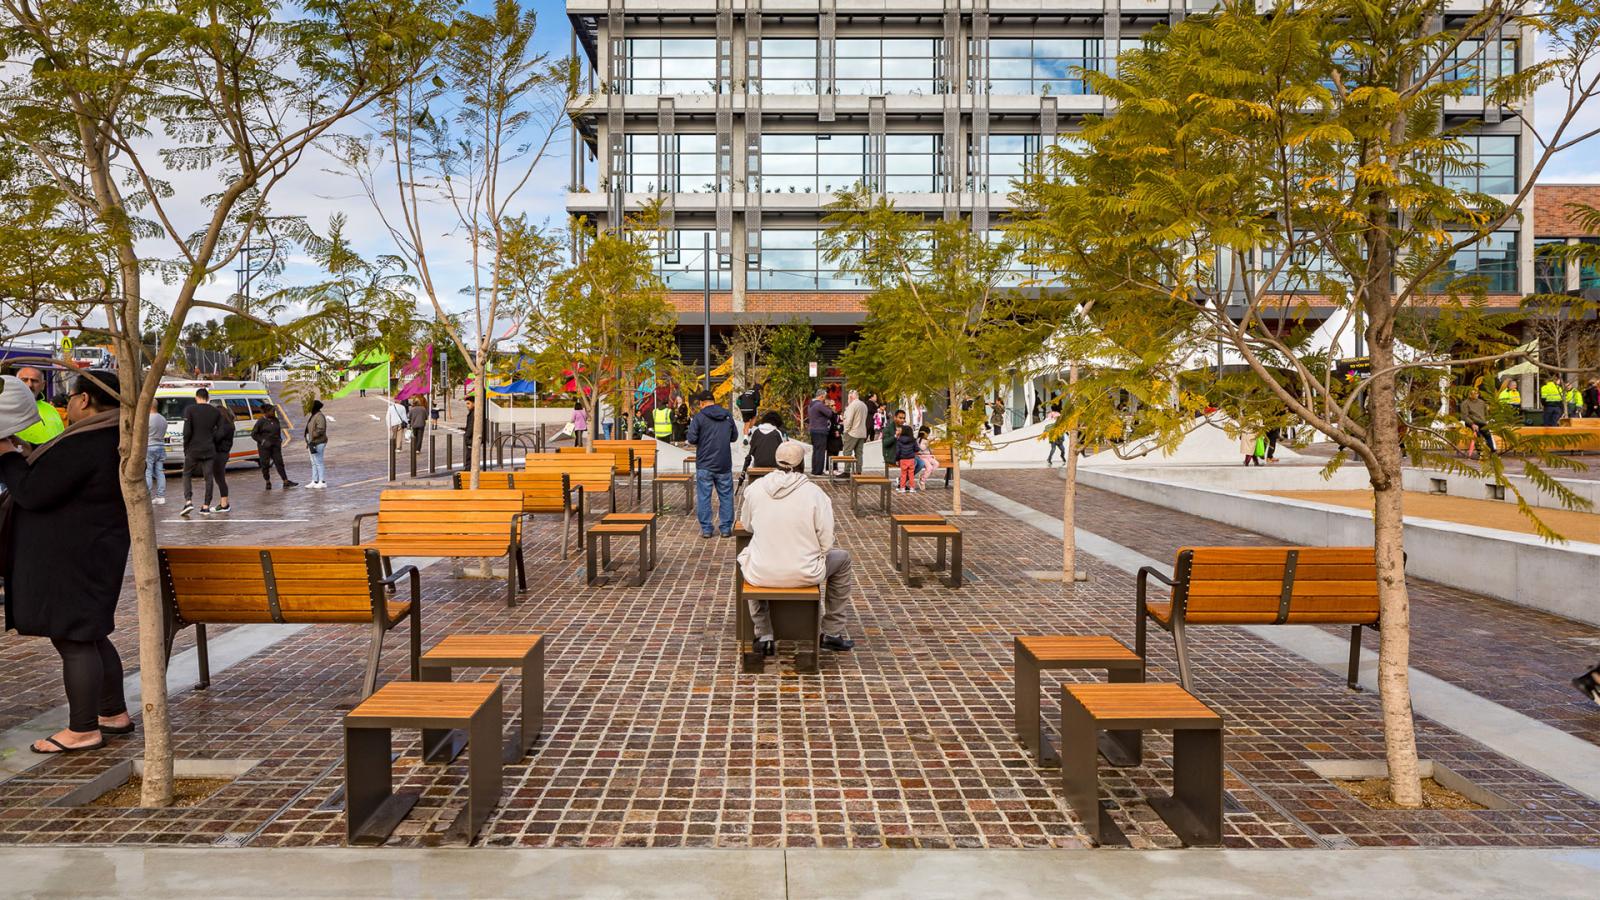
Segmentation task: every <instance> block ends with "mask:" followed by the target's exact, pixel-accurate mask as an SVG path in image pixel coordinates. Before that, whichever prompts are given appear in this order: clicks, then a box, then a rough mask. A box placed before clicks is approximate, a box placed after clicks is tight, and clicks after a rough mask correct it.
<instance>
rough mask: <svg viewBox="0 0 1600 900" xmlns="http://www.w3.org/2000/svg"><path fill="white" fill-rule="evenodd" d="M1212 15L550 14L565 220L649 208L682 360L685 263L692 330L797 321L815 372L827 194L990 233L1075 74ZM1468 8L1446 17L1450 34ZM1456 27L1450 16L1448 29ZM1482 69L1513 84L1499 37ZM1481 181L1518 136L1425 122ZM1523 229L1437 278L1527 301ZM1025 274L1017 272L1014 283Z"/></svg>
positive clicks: (1062, 1)
mask: <svg viewBox="0 0 1600 900" xmlns="http://www.w3.org/2000/svg"><path fill="white" fill-rule="evenodd" d="M1214 5H1215V3H1214V2H1212V0H1120V2H1119V0H568V2H567V13H568V16H569V18H570V19H571V22H572V26H573V32H574V34H573V43H574V52H576V53H578V54H579V55H580V56H581V57H582V58H583V59H584V61H585V63H586V67H587V70H588V71H587V75H586V81H587V84H588V95H587V96H586V97H584V98H583V99H582V100H581V101H580V102H579V103H578V104H576V105H575V107H574V115H573V122H574V126H573V154H572V160H573V166H572V188H573V190H572V193H571V194H569V198H568V209H569V211H570V212H571V213H573V214H575V215H583V216H587V217H589V218H590V219H591V220H598V221H599V222H601V223H606V222H610V221H615V220H617V219H618V218H619V217H621V216H623V215H626V214H627V213H628V212H629V211H631V210H636V209H638V208H639V207H640V206H641V205H642V204H644V203H646V202H648V201H650V200H652V199H656V198H659V199H660V200H661V201H662V202H663V204H664V209H665V211H666V214H667V216H668V223H667V224H668V232H667V234H668V237H667V238H666V240H665V242H664V246H663V247H662V248H661V254H660V263H659V265H660V270H661V274H662V276H663V277H664V278H665V280H666V283H667V284H668V286H669V287H670V288H672V289H673V291H674V295H673V296H674V302H675V304H677V305H678V307H679V309H680V324H681V326H682V329H681V330H682V332H683V333H684V336H685V340H684V341H683V342H682V349H683V355H684V358H685V359H686V360H691V361H698V360H699V359H700V356H701V349H700V340H699V337H698V335H699V332H700V329H701V325H702V322H703V313H702V298H701V292H702V289H703V287H704V285H705V283H706V278H707V275H706V273H705V265H704V262H703V254H702V248H703V247H704V246H705V243H706V241H707V240H709V241H710V245H711V248H712V252H711V264H710V267H709V268H710V272H709V280H710V284H711V291H712V301H711V323H712V326H713V328H714V329H716V330H719V331H724V330H727V329H729V328H731V327H732V324H733V323H734V322H735V321H736V320H737V318H738V317H740V316H743V315H767V316H770V317H772V318H773V319H775V320H781V319H783V318H785V317H788V316H793V315H805V316H807V317H808V318H809V319H810V320H811V321H812V323H813V324H814V325H815V326H816V327H817V330H818V331H819V332H820V333H821V334H822V335H823V336H824V338H825V348H826V351H827V353H829V354H831V353H833V352H837V350H838V349H840V348H842V347H843V346H844V345H845V344H846V343H847V341H848V339H849V335H850V333H851V332H852V330H853V326H854V325H855V323H857V322H859V321H860V319H861V317H862V307H861V302H860V296H861V295H860V292H859V290H858V288H857V286H856V285H855V284H853V283H852V282H851V280H850V279H849V278H846V277H841V276H840V275H839V274H838V273H836V272H834V271H830V269H829V268H828V266H827V265H826V264H825V263H824V262H823V261H822V260H821V259H820V258H819V254H818V252H817V248H816V242H817V233H818V229H819V220H820V218H821V210H822V207H823V206H824V204H826V203H827V202H828V201H829V199H830V198H831V194H832V192H833V191H835V190H838V189H839V188H841V187H844V186H847V185H850V184H853V183H855V182H857V181H859V180H863V179H864V180H865V181H866V182H867V184H869V185H870V186H871V187H872V188H874V189H875V190H878V191H882V192H885V193H887V194H889V195H891V196H892V197H893V198H894V199H895V201H896V202H897V203H898V205H899V206H900V207H902V208H905V209H920V210H924V211H926V212H927V213H928V214H930V215H950V214H958V213H959V214H963V215H968V216H970V217H971V218H972V220H973V224H974V227H975V228H979V229H986V228H994V227H996V225H997V224H998V223H1000V222H1002V221H1003V220H1004V217H1005V215H1006V213H1007V210H1008V207H1009V202H1008V200H1007V194H1008V192H1009V190H1010V187H1009V183H1010V180H1011V178H1012V177H1014V176H1016V175H1018V174H1020V173H1021V172H1022V168H1023V165H1024V163H1025V161H1026V160H1028V159H1030V158H1031V157H1032V156H1033V155H1034V154H1036V153H1038V151H1039V149H1040V148H1041V147H1043V146H1045V145H1048V144H1051V143H1053V142H1056V141H1061V140H1064V139H1070V135H1071V134H1072V133H1073V131H1074V130H1075V129H1076V128H1077V127H1078V126H1079V123H1080V122H1081V120H1082V117H1083V116H1084V115H1086V114H1091V113H1100V112H1104V111H1105V110H1106V109H1107V105H1106V100H1105V98H1103V97H1100V96H1097V95H1095V94H1094V93H1093V92H1092V88H1091V86H1090V85H1088V84H1087V83H1086V82H1085V81H1084V80H1083V79H1082V77H1081V76H1080V75H1079V74H1077V73H1078V71H1079V69H1106V68H1107V67H1110V66H1114V65H1115V58H1116V56H1117V53H1118V51H1119V50H1120V49H1121V48H1123V47H1125V46H1127V45H1128V44H1130V43H1132V42H1136V41H1137V40H1138V39H1139V36H1140V35H1141V34H1143V33H1144V32H1146V31H1148V30H1149V29H1150V28H1151V27H1152V26H1154V25H1156V24H1157V23H1162V22H1168V21H1172V20H1174V19H1176V18H1179V17H1182V16H1184V15H1186V14H1188V13H1190V12H1192V11H1195V10H1202V9H1209V8H1211V7H1213V6H1214ZM1480 6H1481V3H1472V2H1461V3H1452V4H1451V6H1450V9H1451V14H1452V15H1462V16H1465V15H1468V14H1470V13H1471V12H1472V11H1473V9H1475V8H1477V7H1480ZM1458 7H1459V9H1457V8H1458ZM1483 59H1484V61H1483V62H1482V63H1479V64H1476V65H1475V66H1474V67H1463V68H1462V70H1461V72H1460V73H1458V74H1461V75H1462V77H1473V76H1474V75H1475V73H1476V72H1477V71H1478V70H1479V69H1482V70H1499V69H1505V68H1515V67H1518V66H1524V65H1527V64H1528V63H1529V62H1530V61H1531V48H1529V47H1526V46H1524V45H1523V43H1522V42H1521V41H1519V40H1518V38H1517V35H1516V34H1515V32H1508V33H1507V35H1505V36H1504V37H1503V38H1502V39H1501V40H1500V41H1499V42H1498V44H1497V46H1496V47H1493V48H1489V52H1487V53H1486V54H1485V55H1484V57H1483ZM1444 116H1445V117H1446V119H1447V120H1448V122H1449V124H1452V125H1455V124H1463V123H1465V124H1468V125H1469V126H1470V131H1471V132H1472V134H1473V137H1472V138H1471V139H1470V143H1471V144H1472V149H1473V152H1474V153H1476V154H1477V158H1478V159H1479V160H1481V161H1483V162H1484V163H1485V166H1484V168H1483V169H1481V170H1480V171H1475V172H1473V173H1471V174H1470V175H1465V176H1459V178H1458V180H1461V181H1464V182H1471V186H1473V187H1476V188H1477V189H1478V190H1481V191H1483V192H1485V193H1491V194H1497V195H1506V194H1511V193H1514V192H1515V191H1516V189H1517V186H1518V185H1519V184H1520V183H1521V182H1522V180H1523V179H1525V178H1526V177H1528V159H1529V158H1530V157H1531V155H1532V154H1531V150H1532V143H1531V134H1529V133H1526V132H1525V129H1524V128H1523V125H1522V120H1521V119H1520V118H1518V117H1516V116H1513V115H1508V114H1507V113H1506V111H1505V110H1502V109H1501V108H1499V107H1498V106H1497V105H1495V104H1493V103H1486V102H1485V100H1484V97H1483V92H1482V91H1469V96H1467V97H1465V98H1464V99H1462V100H1459V101H1453V102H1452V103H1451V104H1450V106H1449V108H1447V109H1446V110H1444ZM1531 227H1532V217H1531V216H1527V217H1525V223H1524V224H1523V225H1522V226H1520V227H1513V228H1508V229H1507V230H1506V231H1504V232H1502V233H1498V234H1496V235H1494V236H1493V238H1492V239H1491V240H1489V241H1486V242H1484V243H1483V244H1481V245H1480V246H1478V247H1477V248H1475V249H1474V250H1472V251H1471V252H1470V253H1467V254H1462V256H1461V258H1460V259H1458V260H1457V261H1456V266H1455V268H1456V269H1458V270H1462V269H1470V270H1475V271H1479V272H1482V273H1483V274H1485V275H1488V276H1489V279H1490V288H1491V290H1492V291H1493V292H1494V293H1495V294H1497V295H1503V296H1504V297H1506V298H1510V297H1513V296H1516V295H1520V294H1522V293H1525V292H1528V291H1531V290H1532V289H1533V265H1532V247H1533V238H1532V232H1531ZM1022 274H1025V273H1019V276H1020V275H1022Z"/></svg>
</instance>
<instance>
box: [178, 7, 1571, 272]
mask: <svg viewBox="0 0 1600 900" xmlns="http://www.w3.org/2000/svg"><path fill="white" fill-rule="evenodd" d="M468 5H469V7H472V8H477V9H484V8H487V7H488V5H489V4H488V3H487V2H486V0H469V3H468ZM524 5H525V6H528V7H531V8H533V9H534V10H535V11H536V12H537V13H538V16H539V39H538V42H539V46H540V48H541V49H543V50H545V51H548V52H549V53H551V54H553V55H560V54H563V53H565V52H566V51H567V49H568V47H569V30H568V24H567V19H566V15H565V12H564V4H563V3H561V2H558V0H525V3H524ZM1562 94H1563V92H1562V90H1561V89H1560V88H1559V87H1554V86H1552V87H1547V88H1546V89H1544V90H1542V91H1541V92H1540V94H1539V96H1538V97H1537V98H1536V99H1535V104H1534V116H1535V122H1536V127H1538V128H1539V129H1540V130H1541V131H1545V132H1548V130H1549V129H1550V128H1551V127H1553V125H1554V119H1556V118H1557V117H1558V116H1559V114H1560V112H1561V111H1562V110H1563V109H1564V107H1565V102H1564V97H1563V96H1562ZM1596 128H1600V103H1597V104H1591V108H1589V109H1588V110H1586V111H1585V112H1584V113H1583V114H1582V116H1581V118H1580V119H1579V120H1578V121H1577V122H1576V123H1575V125H1574V132H1575V133H1581V132H1582V131H1586V130H1589V129H1596ZM345 130H346V131H347V132H349V133H354V134H363V133H369V132H371V131H373V130H375V125H374V123H372V122H371V121H370V120H368V119H365V118H361V119H357V120H355V121H352V122H350V123H349V124H348V125H347V126H346V128H345ZM568 153H569V142H568V141H567V139H566V137H565V135H562V136H561V138H560V139H558V140H557V141H556V142H555V143H554V145H553V146H552V147H551V150H550V152H549V154H548V155H547V158H546V159H545V160H544V162H543V163H542V164H541V166H540V168H539V170H538V172H537V173H536V175H535V177H534V178H533V179H531V181H530V183H529V185H528V187H527V188H526V189H525V190H524V191H523V193H522V194H521V195H520V200H521V203H520V206H521V209H522V211H523V212H525V213H526V214H527V215H528V216H529V218H531V219H533V220H535V221H545V222H548V223H550V224H551V225H552V226H556V227H559V226H560V225H562V224H563V222H564V217H565V214H564V211H563V205H564V202H565V193H564V191H565V185H566V183H567V181H568V178H569V165H570V163H569V159H568ZM591 171H592V167H591ZM173 180H174V182H175V184H176V185H177V186H178V189H179V192H180V197H181V196H189V197H199V196H203V195H204V194H205V193H207V192H209V191H210V190H213V189H214V185H215V182H214V181H213V180H211V178H210V177H209V176H207V175H205V174H204V173H177V174H175V175H174V176H173ZM1540 180H1541V181H1543V182H1548V183H1572V182H1587V183H1600V138H1597V139H1595V140H1591V141H1589V142H1588V143H1587V144H1585V145H1583V146H1581V147H1578V148H1575V149H1573V150H1569V151H1567V152H1566V153H1564V154H1562V155H1561V156H1559V157H1558V158H1556V159H1555V160H1553V161H1552V162H1551V163H1550V164H1549V165H1548V166H1547V168H1546V170H1545V172H1544V174H1543V175H1542V177H1541V179H1540ZM272 203H273V206H274V208H275V209H277V210H279V211H293V212H296V213H299V214H301V215H304V216H305V217H306V218H307V219H308V220H309V221H310V222H311V224H312V225H313V226H314V227H315V228H316V229H317V230H318V231H319V232H322V231H324V230H325V228H326V225H327V221H328V218H329V216H330V215H333V214H335V213H343V214H345V215H346V216H347V217H348V220H349V224H348V225H347V228H346V232H347V235H348V237H349V238H350V239H351V240H352V241H353V242H354V243H355V245H356V246H357V248H358V249H359V250H360V251H361V252H362V253H363V254H364V255H366V256H368V257H369V258H370V257H372V256H375V255H377V254H380V253H390V252H393V245H392V243H391V242H390V239H389V236H388V234H387V232H386V231H385V230H384V229H383V228H382V227H381V226H380V225H379V223H378V222H377V220H376V218H375V217H374V215H373V210H372V207H371V204H370V203H369V202H368V200H367V198H366V197H365V196H364V195H363V194H362V192H361V189H360V187H359V185H358V184H357V183H356V181H355V180H354V179H353V178H352V177H351V176H350V175H349V174H348V173H346V172H343V171H341V170H340V169H339V167H338V165H337V163H336V162H335V161H334V160H333V159H332V158H331V157H330V156H327V155H321V154H314V155H310V156H308V157H307V158H306V159H305V160H304V161H303V162H302V163H301V164H300V166H299V167H298V169H297V171H296V172H295V173H294V174H293V175H292V176H291V177H290V178H288V179H287V180H286V181H285V182H283V183H282V184H280V185H279V187H278V188H277V189H276V191H275V193H274V196H273V200H272ZM176 209H178V210H179V212H180V217H182V218H187V219H188V220H189V221H190V223H191V224H192V225H195V226H197V225H198V223H199V222H200V221H201V215H202V210H201V209H200V207H199V205H198V204H188V205H187V207H186V205H185V204H183V203H181V202H179V203H177V204H176ZM428 225H429V231H430V232H431V234H432V235H434V236H435V237H434V239H435V244H434V246H432V247H430V248H429V255H430V257H431V259H432V260H434V261H435V264H436V278H437V280H438V281H439V282H440V288H441V293H443V294H444V295H446V296H447V297H454V296H455V295H456V293H457V291H458V290H459V289H460V288H461V287H462V286H465V285H467V284H469V283H470V268H469V267H468V266H467V265H466V263H465V260H466V259H468V254H467V249H466V246H465V243H464V241H463V240H462V239H461V235H460V234H459V226H458V224H457V223H456V221H455V219H454V217H453V215H451V214H450V213H449V212H448V211H447V210H446V209H444V208H440V209H438V210H436V211H435V213H434V215H433V217H432V219H431V220H430V221H429V223H428ZM180 227H183V226H182V225H180ZM152 249H158V248H154V247H152ZM163 255H165V253H163ZM321 275H322V273H321V272H319V271H318V270H317V267H316V266H315V265H312V264H310V261H309V260H307V259H306V258H305V257H303V256H296V257H291V259H290V264H289V266H288V268H287V270H286V271H285V272H284V274H283V277H282V281H283V282H284V283H289V284H305V283H311V282H314V281H316V280H318V279H319V278H320V277H321ZM233 289H234V279H233V277H232V276H231V275H230V276H229V277H226V278H222V279H219V280H218V281H217V282H216V283H214V284H213V285H211V286H208V287H207V288H206V289H203V292H202V295H205V294H207V293H209V294H210V295H212V296H216V297H223V296H226V295H227V294H229V293H230V292H231V291H232V290H233ZM173 292H174V291H173V288H171V287H170V286H166V285H161V284H157V283H151V284H150V285H149V293H150V296H151V297H152V299H155V300H156V301H157V302H161V301H162V300H165V299H168V298H170V297H171V295H172V294H173ZM455 302H457V303H462V304H464V302H465V301H464V299H461V300H456V301H455Z"/></svg>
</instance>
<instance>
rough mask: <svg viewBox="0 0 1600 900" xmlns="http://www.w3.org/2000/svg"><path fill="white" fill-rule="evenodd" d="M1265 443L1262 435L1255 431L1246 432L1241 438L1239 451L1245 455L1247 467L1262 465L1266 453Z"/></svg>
mask: <svg viewBox="0 0 1600 900" xmlns="http://www.w3.org/2000/svg"><path fill="white" fill-rule="evenodd" d="M1263 443H1265V442H1264V440H1263V439H1262V437H1261V435H1259V434H1257V433H1256V432H1254V431H1246V432H1245V433H1243V434H1241V435H1240V436H1239V451H1240V452H1241V453H1243V454H1244V464H1245V465H1246V466H1259V465H1261V457H1262V456H1263V455H1264V454H1265V453H1266V448H1265V447H1263V446H1262V444H1263Z"/></svg>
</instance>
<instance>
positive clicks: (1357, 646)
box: [1344, 625, 1361, 691]
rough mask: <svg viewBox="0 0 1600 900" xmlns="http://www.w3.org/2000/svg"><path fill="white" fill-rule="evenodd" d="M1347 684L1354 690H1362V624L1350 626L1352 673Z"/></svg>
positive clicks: (1347, 679) (1346, 678)
mask: <svg viewBox="0 0 1600 900" xmlns="http://www.w3.org/2000/svg"><path fill="white" fill-rule="evenodd" d="M1344 683H1345V685H1346V686H1348V687H1349V688H1350V690H1352V691H1359V690H1361V626H1360V625H1351V626H1350V673H1349V675H1347V676H1346V677H1345V681H1344Z"/></svg>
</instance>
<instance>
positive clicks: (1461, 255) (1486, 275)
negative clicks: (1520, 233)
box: [1438, 231, 1518, 294]
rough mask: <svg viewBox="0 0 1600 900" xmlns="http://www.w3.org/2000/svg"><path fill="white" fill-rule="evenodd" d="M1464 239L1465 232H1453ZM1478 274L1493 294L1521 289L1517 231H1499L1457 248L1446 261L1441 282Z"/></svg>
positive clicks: (1453, 237) (1439, 283) (1458, 238)
mask: <svg viewBox="0 0 1600 900" xmlns="http://www.w3.org/2000/svg"><path fill="white" fill-rule="evenodd" d="M1451 237H1452V239H1453V240H1460V239H1461V238H1462V237H1465V235H1453V236H1451ZM1469 276H1471V277H1476V278H1480V279H1482V280H1483V286H1484V290H1486V291H1488V292H1489V293H1491V294H1515V293H1517V292H1518V290H1517V233H1516V232H1515V231H1495V232H1491V233H1490V234H1487V235H1485V236H1484V238H1483V239H1482V240H1480V241H1478V242H1477V243H1476V244H1473V245H1472V246H1470V247H1467V248H1465V249H1463V250H1460V251H1457V252H1456V255H1455V256H1452V257H1451V258H1450V261H1449V262H1447V263H1445V266H1444V270H1443V272H1442V274H1441V277H1440V279H1439V282H1438V286H1439V287H1441V288H1442V287H1443V286H1444V285H1446V284H1448V283H1449V282H1450V281H1451V280H1453V279H1456V278H1465V277H1469Z"/></svg>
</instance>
